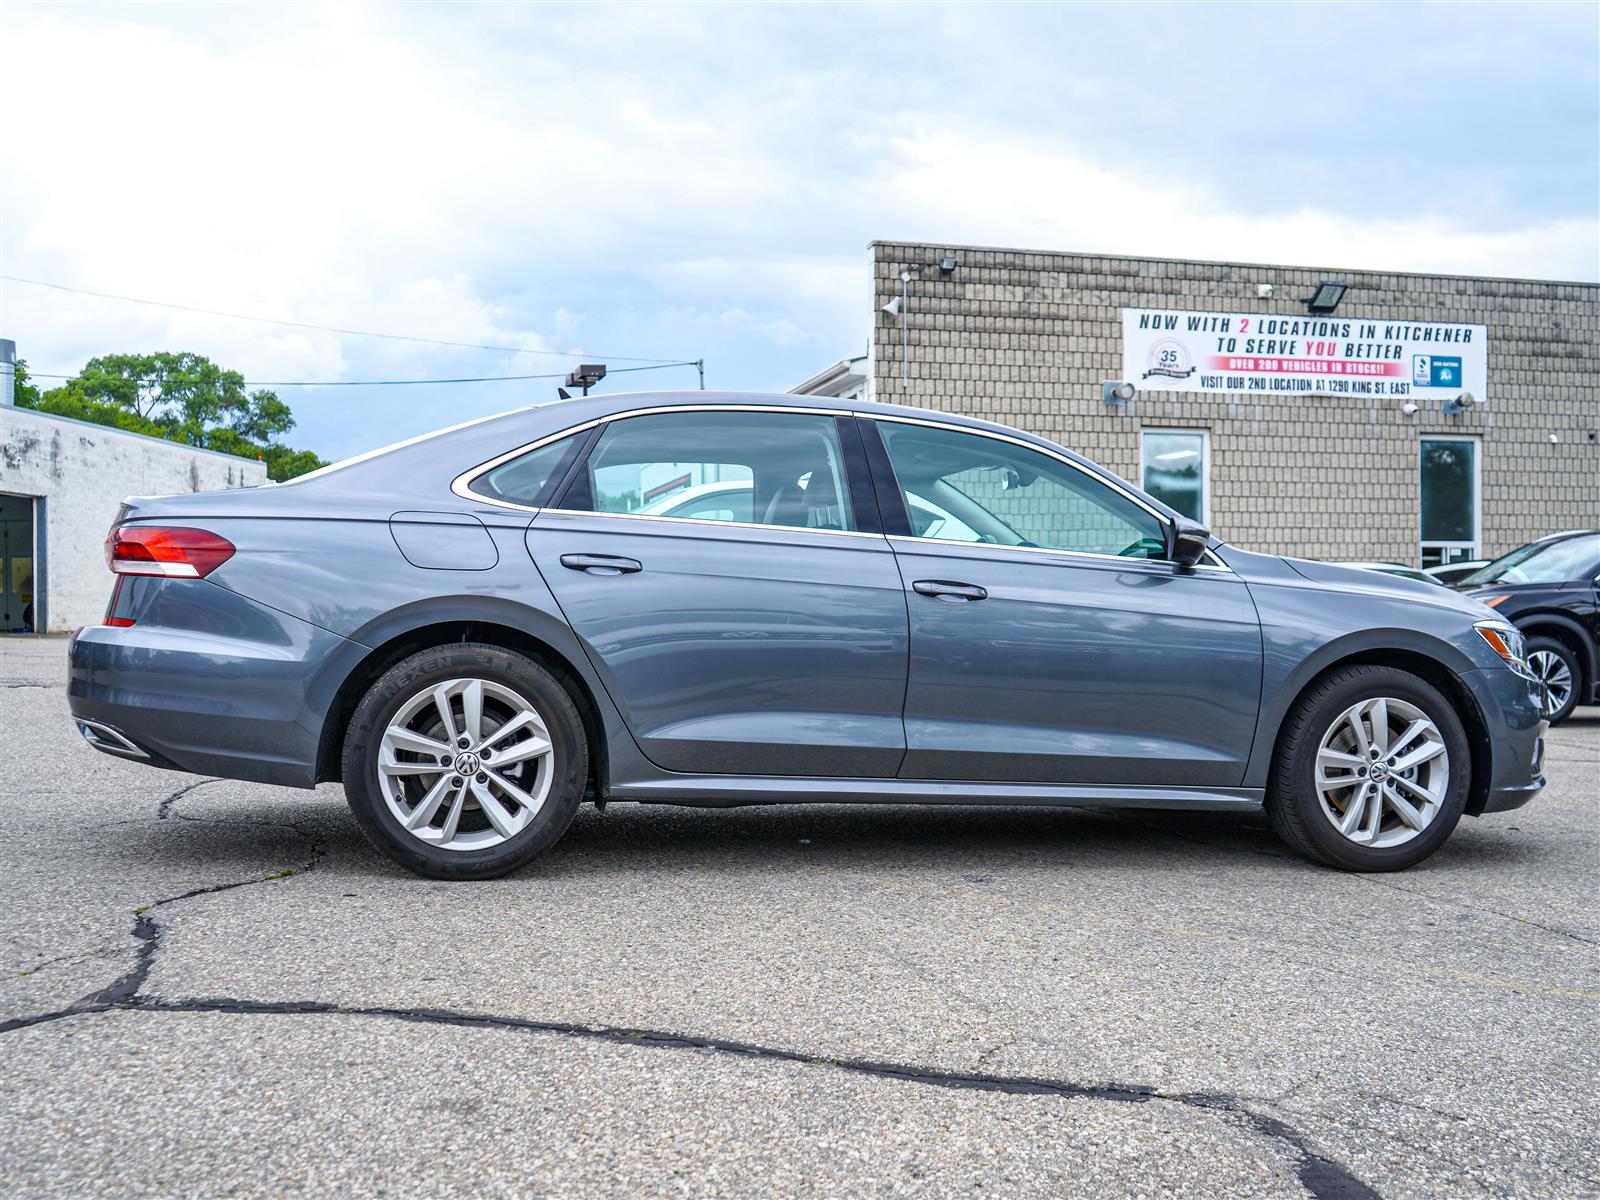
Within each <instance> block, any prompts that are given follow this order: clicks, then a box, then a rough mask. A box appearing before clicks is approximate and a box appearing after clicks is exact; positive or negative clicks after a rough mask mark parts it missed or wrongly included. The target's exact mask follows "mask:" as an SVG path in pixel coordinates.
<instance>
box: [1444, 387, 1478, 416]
mask: <svg viewBox="0 0 1600 1200" xmlns="http://www.w3.org/2000/svg"><path fill="white" fill-rule="evenodd" d="M1482 403H1483V399H1482V397H1479V396H1474V395H1473V394H1472V393H1471V392H1462V393H1461V394H1460V395H1459V396H1449V397H1446V399H1445V402H1444V411H1445V412H1447V413H1458V412H1465V411H1466V410H1467V409H1468V408H1470V407H1471V406H1472V405H1474V404H1482Z"/></svg>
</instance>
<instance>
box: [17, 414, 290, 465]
mask: <svg viewBox="0 0 1600 1200" xmlns="http://www.w3.org/2000/svg"><path fill="white" fill-rule="evenodd" d="M8 412H21V413H27V414H29V415H30V416H35V417H39V418H40V419H42V420H45V421H60V422H62V423H63V424H65V425H79V426H82V427H83V428H85V429H98V430H101V431H102V432H105V433H115V434H120V435H121V436H123V437H131V438H138V439H139V440H140V441H145V442H156V443H159V444H160V445H163V446H171V447H172V448H173V449H175V450H187V451H188V452H189V453H190V454H209V455H210V456H211V457H212V458H225V459H227V460H228V461H229V462H238V463H247V464H249V465H250V466H252V467H260V468H261V469H262V470H266V468H267V464H266V463H265V462H263V461H262V460H261V459H259V458H246V457H245V456H244V455H242V454H229V453H228V452H227V451H226V450H211V449H208V448H207V447H205V446H191V445H190V444H189V443H188V442H175V441H173V440H172V439H171V438H164V437H156V436H154V435H153V434H149V433H140V432H139V431H138V430H136V429H121V428H119V427H117V426H116V425H102V424H100V422H98V421H85V420H82V419H80V418H78V417H63V416H62V415H61V414H60V413H52V412H41V411H40V410H39V409H37V408H28V407H26V406H24V405H21V404H7V405H4V406H0V416H4V415H5V414H6V413H8Z"/></svg>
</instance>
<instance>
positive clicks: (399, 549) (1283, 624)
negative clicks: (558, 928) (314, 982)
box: [70, 392, 1545, 879]
mask: <svg viewBox="0 0 1600 1200" xmlns="http://www.w3.org/2000/svg"><path fill="white" fill-rule="evenodd" d="M712 485H718V486H712ZM674 497H678V498H680V499H682V500H684V501H685V502H684V503H674V501H673V498H674ZM696 498H699V499H704V500H705V501H706V502H705V503H695V502H691V501H694V500H695V499H696ZM107 558H108V561H109V563H110V565H111V569H112V571H113V572H114V573H115V581H116V583H115V590H114V592H113V595H112V598H111V601H110V604H109V607H108V609H107V614H106V619H105V623H104V624H103V625H100V626H95V627H91V628H87V629H84V630H82V631H80V632H79V633H78V634H77V635H76V636H75V637H74V639H73V642H72V647H71V690H70V695H71V706H72V712H73V715H74V719H75V720H76V722H77V724H78V726H79V728H80V730H81V731H82V733H83V735H84V736H85V737H86V738H87V739H88V740H89V741H90V742H91V743H93V744H94V745H95V746H97V747H98V748H100V749H101V750H104V751H106V752H107V753H110V754H116V755H120V756H123V757H125V758H129V759H135V760H138V761H142V762H146V763H149V764H152V765H154V766H161V767H172V768H177V769H181V770H185V771H192V772H198V773H204V774H209V775H222V776H229V777H234V778H240V779H251V780H261V781H266V782H271V783H280V784H287V785H290V786H295V787H311V786H313V785H315V784H316V783H318V782H321V781H325V780H342V781H343V783H344V787H345V792H346V794H347V796H348V797H349V801H350V807H351V809H352V811H353V812H354V814H355V817H356V819H357V821H358V822H359V823H360V824H361V826H362V828H363V829H364V830H365V831H366V833H367V834H368V835H369V837H370V838H371V839H372V841H373V842H374V844H376V845H377V846H378V847H379V848H380V849H382V850H383V851H384V852H386V853H387V854H389V855H390V856H392V857H393V858H394V859H395V860H396V861H398V862H400V863H402V864H404V865H405V866H407V867H409V868H410V869H412V870H414V871H417V872H419V873H422V874H425V875H430V876H434V877H439V878H449V879H468V878H483V877H486V876H492V875H497V874H501V873H504V872H506V871H510V870H513V869H515V868H517V867H520V866H521V865H523V864H525V863H527V862H528V861H529V860H531V859H532V858H534V857H535V856H536V855H538V854H540V853H541V852H543V851H544V850H547V849H549V848H550V847H551V846H552V845H553V844H554V843H555V842H556V841H557V840H558V839H559V838H560V837H561V835H562V833H563V832H564V831H565V829H566V828H567V826H568V824H569V822H570V821H571V820H572V817H573V814H574V812H575V811H576V809H577V806H578V805H579V804H580V803H582V802H584V801H586V800H589V801H594V802H597V803H605V802H610V801H623V800H632V801H640V802H645V803H669V804H687V805H708V806H725V805H734V804H771V803H783V802H803V801H829V802H861V803H877V802H908V803H923V804H958V803H959V804H1006V805H1101V806H1123V807H1135V808H1138V807H1143V808H1152V807H1161V808H1177V809H1204V810H1216V811H1238V812H1251V811H1259V810H1261V809H1263V808H1265V811H1266V812H1267V814H1268V816H1269V817H1270V819H1271V821H1272V824H1273V826H1274V828H1275V829H1276V830H1277V832H1278V833H1279V834H1280V835H1281V836H1282V837H1283V838H1284V839H1285V840H1286V841H1287V842H1288V843H1289V844H1290V845H1291V846H1292V847H1294V848H1295V849H1296V850H1298V851H1300V852H1301V853H1303V854H1304V855H1306V856H1307V857H1310V858H1312V859H1314V860H1316V861H1319V862H1323V863H1327V864H1331V865H1335V866H1339V867H1344V868H1348V869H1353V870H1361V871H1374V870H1377V871H1381V870H1394V869H1397V868H1401V867H1406V866H1409V865H1411V864H1412V863H1415V862H1418V861H1419V860H1421V859H1423V858H1425V857H1427V856H1428V855H1429V854H1431V853H1433V852H1434V851H1435V850H1437V849H1438V848H1439V846H1440V845H1441V844H1442V843H1443V842H1444V840H1445V839H1446V838H1447V837H1448V836H1449V835H1450V832H1451V831H1452V830H1453V829H1454V827H1455V825H1456V823H1457V822H1458V821H1459V819H1460V818H1461V816H1462V815H1463V814H1469V815H1473V816H1478V815H1482V814H1484V813H1491V812H1497V811H1501V810H1504V809H1510V808H1515V807H1517V806H1518V805H1521V804H1524V803H1526V802H1527V801H1528V800H1530V799H1531V798H1532V797H1533V795H1534V794H1535V793H1536V792H1537V791H1538V789H1539V788H1540V787H1541V786H1542V785H1543V779H1542V778H1541V775H1540V758H1541V755H1542V750H1543V734H1544V730H1545V725H1544V721H1543V717H1542V713H1541V707H1540V698H1539V695H1538V692H1537V685H1536V683H1535V682H1534V681H1533V679H1532V677H1531V676H1530V674H1529V671H1528V669H1527V666H1526V665H1525V663H1524V662H1523V651H1522V639H1521V635H1520V634H1518V632H1517V631H1516V629H1515V628H1514V627H1513V626H1511V625H1510V624H1509V623H1508V622H1506V621H1505V620H1503V619H1501V618H1499V617H1497V616H1496V615H1495V614H1494V612H1493V611H1491V610H1490V609H1488V608H1486V607H1484V606H1483V605H1481V604H1479V603H1477V602H1476V601H1474V600H1470V599H1468V598H1466V597H1463V596H1461V595H1458V594H1456V593H1453V592H1451V591H1448V590H1447V589H1445V588H1441V587H1437V586H1435V585H1433V584H1423V583H1416V582H1412V581H1409V580H1404V579H1396V578H1391V577H1387V576H1383V575H1380V574H1377V573H1375V572H1372V571H1365V570H1359V569H1352V568H1348V567H1340V566H1334V565H1329V564H1325V563H1316V562H1307V561H1300V560H1295V559H1287V558H1282V557H1278V556H1276V555H1267V554H1254V553H1250V552H1248V551H1245V550H1240V549H1238V548H1236V547H1233V546H1229V545H1226V544H1224V543H1223V542H1221V541H1219V540H1218V539H1217V538H1215V537H1213V536H1212V535H1211V534H1209V533H1208V532H1207V531H1206V530H1205V529H1203V528H1201V527H1200V526H1199V525H1197V524H1195V523H1194V522H1193V521H1189V520H1186V519H1185V518H1183V517H1182V516H1180V515H1179V514H1178V513H1176V512H1174V511H1173V510H1172V509H1170V508H1168V507H1166V506H1165V505H1163V504H1162V503H1161V502H1160V501H1158V500H1156V499H1154V498H1152V497H1151V496H1149V495H1146V494H1145V493H1143V492H1141V491H1140V490H1139V489H1138V488H1136V487H1134V486H1132V485H1131V484H1129V483H1128V482H1127V481H1125V480H1123V479H1120V478H1118V477H1117V476H1115V475H1113V474H1111V473H1110V472H1108V471H1105V470H1103V469H1102V468H1100V467H1098V466H1097V465H1095V464H1094V463H1092V462H1089V461H1087V460H1085V459H1083V458H1081V457H1079V456H1077V455H1075V454H1073V453H1072V452H1071V451H1069V450H1066V449H1063V448H1062V447H1060V446H1057V445H1055V444H1053V443H1051V442H1048V441H1045V440H1043V439H1041V438H1037V437H1033V436H1030V435H1029V434H1026V433H1023V432H1020V431H1018V430H1015V429H1009V428H1005V427H1002V426H998V425H993V424H988V423H985V422H981V421H976V420H969V419H966V418H962V417H957V416H951V415H949V414H942V413H935V412H925V411H921V410H917V409H913V408H906V407H902V406H898V405H875V404H867V403H860V402H841V401H833V400H821V399H810V398H802V397H794V396H783V397H767V396H756V395H744V394H712V393H703V392H702V393H690V394H687V395H683V394H652V395H635V396H602V397H591V398H587V399H580V400H572V401H565V402H559V403H552V404H547V405H537V406H534V407H531V408H526V409H522V410H520V411H518V412H513V413H508V414H505V415H503V416H498V417H492V418H488V419H486V420H482V421H476V422H473V423H471V424H468V425H464V426H460V427H458V428H456V429H452V430H447V431H445V432H443V433H439V434H436V435H433V436H430V437H426V438H421V439H416V440H414V441H411V442H407V443H402V444H401V445H398V446H394V447H391V448H389V449H387V450H383V451H378V452H375V453H373V454H368V455H364V456H362V457H360V458H356V459H351V460H349V461H347V462H343V463H339V464H336V465H334V466H332V467H328V468H324V469H323V470H321V471H318V472H316V473H314V474H311V475H307V476H304V477H302V478H301V479H298V480H295V481H293V482H290V483H286V484H280V485H276V486H270V487H265V488H260V489H255V490H252V491H230V492H218V493H207V494H197V495H184V496H171V497H162V498H157V499H134V500H130V501H128V502H127V503H126V504H125V506H124V509H123V512H122V514H121V516H120V517H119V519H118V521H117V524H116V527H115V528H114V529H113V531H112V533H111V536H110V537H109V538H108V540H107Z"/></svg>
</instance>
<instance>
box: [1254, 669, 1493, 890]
mask: <svg viewBox="0 0 1600 1200" xmlns="http://www.w3.org/2000/svg"><path fill="white" fill-rule="evenodd" d="M1471 770H1472V763H1471V754H1470V751H1469V750H1468V746H1467V735H1466V731H1465V729H1463V728H1462V724H1461V719H1460V717H1458V716H1457V715H1456V712H1455V709H1454V708H1453V707H1451V705H1450V703H1449V701H1448V700H1446V699H1445V697H1444V696H1443V695H1442V694H1441V693H1440V692H1439V690H1438V689H1437V688H1435V687H1433V685H1431V684H1430V683H1428V682H1427V681H1426V680H1424V679H1420V678H1418V677H1417V676H1415V675H1412V674H1410V673H1409V672H1407V671H1401V670H1396V669H1394V668H1391V667H1377V666H1355V667H1345V668H1342V669H1341V670H1338V671H1335V672H1333V673H1331V674H1330V675H1328V676H1327V677H1326V678H1325V679H1323V680H1321V681H1319V682H1318V683H1317V684H1316V685H1315V686H1314V687H1312V688H1311V689H1310V690H1309V691H1307V693H1306V694H1305V695H1304V696H1302V697H1300V699H1299V700H1298V701H1297V702H1296V703H1295V706H1294V708H1293V709H1292V710H1290V713H1289V716H1288V718H1287V720H1286V721H1285V723H1284V727H1283V731H1282V734H1281V735H1280V737H1279V739H1278V753H1277V759H1276V761H1275V762H1274V764H1273V773H1272V780H1271V786H1270V787H1269V789H1268V795H1267V813H1268V816H1269V817H1270V819H1271V821H1272V827H1273V829H1274V830H1275V831H1276V832H1277V834H1278V836H1279V837H1281V838H1282V839H1283V840H1284V841H1285V842H1287V843H1288V844H1289V845H1290V847H1292V848H1293V849H1295V850H1297V851H1299V852H1300V853H1301V854H1303V855H1305V856H1306V857H1307V858H1310V859H1313V860H1315V861H1317V862H1322V863H1326V864H1328V865H1330V866H1337V867H1343V868H1345V869H1347V870H1352V871H1398V870H1402V869H1404V868H1405V867H1409V866H1412V865H1413V864H1415V863H1419V862H1421V861H1422V860H1423V859H1425V858H1427V857H1428V856H1429V855H1430V854H1432V853H1433V852H1434V851H1435V850H1437V849H1438V848H1439V847H1440V846H1441V845H1443V844H1444V841H1445V839H1446V838H1448V837H1449V836H1450V833H1451V831H1452V830H1453V829H1454V828H1455V827H1456V823H1457V822H1458V821H1459V820H1460V819H1461V813H1462V810H1463V808H1464V807H1465V805H1466V800H1467V789H1468V786H1469V784H1470V782H1471V780H1470V775H1471Z"/></svg>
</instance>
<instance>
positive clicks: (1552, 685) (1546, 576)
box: [1456, 529, 1600, 724]
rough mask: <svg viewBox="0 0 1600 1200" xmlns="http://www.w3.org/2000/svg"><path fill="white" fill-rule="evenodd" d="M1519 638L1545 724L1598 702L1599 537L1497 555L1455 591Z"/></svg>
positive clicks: (1574, 534)
mask: <svg viewBox="0 0 1600 1200" xmlns="http://www.w3.org/2000/svg"><path fill="white" fill-rule="evenodd" d="M1456 587H1457V588H1459V589H1460V590H1462V591H1464V592H1467V593H1468V594H1469V595H1471V596H1472V597H1473V598H1474V599H1477V600H1482V601H1483V602H1484V603H1485V604H1487V605H1488V606H1489V607H1490V608H1492V609H1494V610H1495V612H1497V613H1499V614H1500V615H1501V616H1503V617H1506V618H1508V619H1509V620H1510V621H1511V622H1512V624H1514V625H1516V626H1517V627H1518V628H1519V629H1521V630H1522V631H1523V633H1525V634H1526V635H1527V638H1528V655H1527V661H1528V665H1529V666H1530V667H1532V668H1533V670H1534V671H1535V672H1536V673H1537V674H1538V675H1539V677H1540V678H1541V679H1542V680H1543V681H1544V685H1545V692H1546V697H1547V700H1546V707H1547V711H1548V714H1549V718H1550V721H1551V723H1552V724H1554V723H1555V722H1557V721H1561V720H1565V719H1566V718H1567V717H1568V716H1570V715H1571V714H1572V710H1573V709H1574V708H1576V707H1577V706H1578V705H1580V704H1600V533H1597V532H1595V531H1594V530H1592V529H1580V530H1573V531H1571V532H1568V533H1556V534H1551V535H1550V536H1549V537H1544V538H1540V539H1539V540H1538V541H1537V542H1529V543H1528V544H1527V545H1526V546H1519V547H1518V548H1517V549H1515V550H1513V551H1511V553H1509V554H1503V555H1501V556H1500V557H1499V558H1497V559H1495V560H1494V561H1493V562H1492V563H1490V564H1489V565H1488V566H1486V567H1484V568H1483V569H1482V570H1479V571H1475V572H1474V573H1473V574H1471V575H1469V576H1467V577H1466V578H1465V579H1463V580H1462V581H1461V582H1460V583H1458V584H1457V585H1456Z"/></svg>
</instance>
